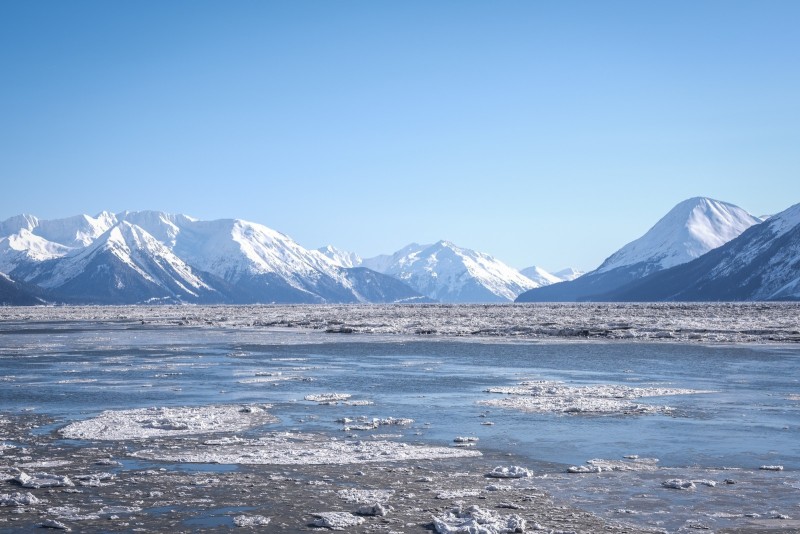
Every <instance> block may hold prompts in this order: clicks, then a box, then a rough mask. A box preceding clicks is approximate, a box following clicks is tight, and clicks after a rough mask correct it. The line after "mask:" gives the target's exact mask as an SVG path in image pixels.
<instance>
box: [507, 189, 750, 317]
mask: <svg viewBox="0 0 800 534" xmlns="http://www.w3.org/2000/svg"><path fill="white" fill-rule="evenodd" d="M760 222H761V221H760V219H758V218H756V217H753V216H752V215H750V214H749V213H747V212H746V211H744V210H743V209H741V208H739V207H738V206H734V205H733V204H728V203H726V202H720V201H718V200H712V199H709V198H704V197H696V198H690V199H688V200H685V201H683V202H681V203H679V204H678V205H676V206H675V207H674V208H672V210H670V211H669V213H667V214H666V215H665V216H664V217H663V218H662V219H661V220H659V221H658V222H657V223H656V224H655V226H653V227H652V228H651V229H650V230H649V231H648V232H647V233H646V234H645V235H643V236H642V237H640V238H639V239H637V240H635V241H632V242H631V243H628V244H627V245H625V246H624V247H622V248H621V249H620V250H618V251H617V252H615V253H614V254H612V255H611V256H609V258H608V259H606V260H605V261H604V262H603V264H602V265H600V267H598V268H597V269H596V270H594V271H592V272H590V273H587V274H585V275H583V276H581V277H580V278H577V279H575V280H573V281H570V282H562V283H560V284H553V285H550V286H547V287H543V288H539V289H534V290H532V291H529V292H526V293H523V294H522V295H520V296H519V298H518V299H517V300H518V301H519V302H547V301H576V300H598V299H602V298H605V297H602V296H601V295H606V294H608V293H609V292H611V291H613V290H615V289H617V288H619V287H622V286H624V285H626V284H628V283H630V282H633V281H635V280H639V279H641V278H644V277H646V276H648V275H650V274H652V273H655V272H658V271H661V270H664V269H667V268H669V267H672V266H675V265H680V264H683V263H686V262H688V261H691V260H693V259H695V258H697V257H700V256H702V255H703V254H706V253H708V251H710V250H713V249H715V248H717V247H719V246H721V245H723V244H724V243H727V242H728V241H730V240H731V239H734V238H735V237H737V236H739V235H740V234H741V233H742V232H744V231H745V230H747V229H748V228H750V227H751V226H753V225H756V224H759V223H760Z"/></svg>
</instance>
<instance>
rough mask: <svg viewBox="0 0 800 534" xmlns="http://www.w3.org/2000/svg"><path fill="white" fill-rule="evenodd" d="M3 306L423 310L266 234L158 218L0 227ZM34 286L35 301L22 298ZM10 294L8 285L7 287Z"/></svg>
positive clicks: (380, 280) (378, 283) (410, 293)
mask: <svg viewBox="0 0 800 534" xmlns="http://www.w3.org/2000/svg"><path fill="white" fill-rule="evenodd" d="M0 232H2V234H0V235H2V237H0V272H4V273H6V274H8V275H9V276H10V278H11V279H13V280H15V281H17V282H18V284H17V285H16V286H14V287H16V288H18V289H20V290H21V291H23V292H24V293H25V296H24V297H23V296H21V295H19V294H18V293H15V294H14V295H16V297H14V298H12V293H11V291H10V290H9V291H5V290H4V293H3V296H4V298H3V301H4V302H9V303H20V304H24V303H30V297H34V298H41V299H44V300H47V301H50V302H65V303H98V304H132V303H153V302H187V303H221V302H227V303H270V302H281V303H322V302H345V303H347V302H350V303H356V302H428V301H429V299H427V298H426V297H424V296H423V295H420V294H419V293H417V292H416V291H414V290H413V289H411V288H410V287H408V286H407V285H406V284H404V283H402V282H400V281H398V280H396V279H394V278H392V277H390V276H386V275H382V274H380V273H375V272H371V271H368V270H366V269H363V268H355V269H347V268H342V267H339V266H338V265H336V264H334V263H333V262H332V261H330V260H329V259H328V258H327V257H325V256H324V255H322V254H320V253H319V252H317V251H309V250H306V249H304V248H303V247H301V246H300V245H298V244H297V243H296V242H294V241H293V240H292V239H291V238H289V237H288V236H285V235H283V234H281V233H279V232H276V231H274V230H271V229H270V228H267V227H265V226H262V225H259V224H256V223H251V222H247V221H242V220H237V219H229V220H218V221H198V220H196V219H193V218H191V217H187V216H184V215H169V214H165V213H160V212H124V213H120V214H117V215H114V214H109V213H105V212H104V213H101V214H100V215H99V216H98V217H89V216H79V217H70V218H67V219H60V220H56V221H40V220H38V219H37V218H36V217H32V216H27V215H24V216H18V217H13V218H11V219H8V220H7V221H4V222H3V223H0ZM19 282H24V283H25V286H26V287H30V286H34V287H35V288H36V289H37V291H40V295H38V296H37V295H28V293H29V292H26V291H24V289H23V286H22V285H21V284H19ZM5 285H8V281H6V284H5Z"/></svg>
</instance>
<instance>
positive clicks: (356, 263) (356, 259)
mask: <svg viewBox="0 0 800 534" xmlns="http://www.w3.org/2000/svg"><path fill="white" fill-rule="evenodd" d="M317 251H318V252H319V253H321V254H322V255H323V256H325V257H326V258H328V259H329V260H331V261H332V262H333V263H334V264H336V265H338V266H339V267H345V268H348V269H349V268H351V267H360V266H361V264H362V263H363V261H364V260H362V259H361V256H359V255H358V254H356V253H355V252H346V251H344V250H339V249H338V248H336V247H334V246H333V245H328V246H325V247H320V248H318V249H317Z"/></svg>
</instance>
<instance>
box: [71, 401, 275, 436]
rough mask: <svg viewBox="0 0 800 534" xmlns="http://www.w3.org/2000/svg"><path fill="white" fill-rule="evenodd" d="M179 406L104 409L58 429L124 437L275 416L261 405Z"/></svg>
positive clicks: (225, 426)
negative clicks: (259, 406) (253, 407)
mask: <svg viewBox="0 0 800 534" xmlns="http://www.w3.org/2000/svg"><path fill="white" fill-rule="evenodd" d="M261 408H263V409H259V410H258V411H255V410H253V409H252V407H244V408H243V407H241V406H237V405H222V406H183V407H177V408H138V409H133V410H107V411H105V412H103V413H101V414H100V415H98V416H96V417H93V418H91V419H86V420H83V421H75V422H73V423H70V424H69V425H67V426H66V427H64V428H62V429H61V430H60V432H61V434H62V435H63V436H64V437H66V438H70V439H97V440H126V439H144V438H151V437H157V436H178V435H183V434H205V433H213V432H236V431H241V430H245V429H247V428H250V427H253V426H258V425H262V424H265V423H274V422H277V419H276V418H275V417H274V416H272V415H270V414H269V413H267V412H266V411H264V410H265V409H268V408H271V406H269V405H263V407H261Z"/></svg>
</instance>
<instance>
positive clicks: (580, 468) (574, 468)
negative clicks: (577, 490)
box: [567, 465, 603, 474]
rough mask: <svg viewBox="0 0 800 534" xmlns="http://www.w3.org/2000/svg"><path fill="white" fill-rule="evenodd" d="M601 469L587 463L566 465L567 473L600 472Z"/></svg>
mask: <svg viewBox="0 0 800 534" xmlns="http://www.w3.org/2000/svg"><path fill="white" fill-rule="evenodd" d="M602 471H603V468H602V467H599V466H589V465H571V466H569V467H567V473H573V474H576V473H580V474H584V473H601V472H602Z"/></svg>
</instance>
